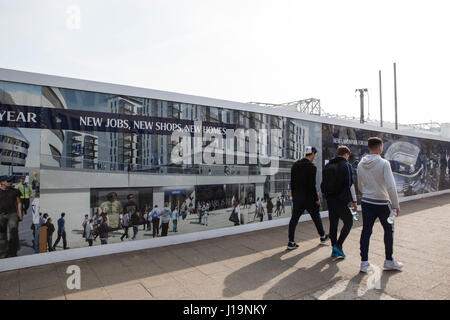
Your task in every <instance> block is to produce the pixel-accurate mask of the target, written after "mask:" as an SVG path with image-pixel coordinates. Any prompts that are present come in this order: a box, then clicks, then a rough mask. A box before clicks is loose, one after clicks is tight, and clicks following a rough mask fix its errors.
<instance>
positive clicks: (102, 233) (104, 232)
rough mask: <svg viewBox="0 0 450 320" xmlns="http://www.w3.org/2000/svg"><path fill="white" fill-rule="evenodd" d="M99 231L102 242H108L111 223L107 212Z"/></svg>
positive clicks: (103, 216)
mask: <svg viewBox="0 0 450 320" xmlns="http://www.w3.org/2000/svg"><path fill="white" fill-rule="evenodd" d="M97 231H98V236H99V237H100V244H108V236H109V235H108V233H109V225H108V218H107V216H106V214H104V215H102V219H101V221H100V225H99V227H98V230H97Z"/></svg>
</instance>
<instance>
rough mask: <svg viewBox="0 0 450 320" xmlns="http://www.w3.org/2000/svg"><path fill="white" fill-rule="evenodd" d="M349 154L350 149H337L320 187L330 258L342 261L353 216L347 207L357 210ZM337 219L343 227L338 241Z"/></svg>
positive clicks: (324, 172)
mask: <svg viewBox="0 0 450 320" xmlns="http://www.w3.org/2000/svg"><path fill="white" fill-rule="evenodd" d="M350 153H351V152H350V149H349V148H348V147H346V146H339V147H338V148H337V151H336V157H335V158H333V159H331V160H330V162H329V163H328V164H327V165H326V166H325V168H324V169H323V172H322V175H323V178H322V183H321V185H320V188H321V190H322V194H323V196H324V197H325V199H326V200H327V204H328V215H329V221H330V232H329V235H330V240H331V245H332V252H331V256H332V257H336V258H342V259H345V254H344V250H343V249H342V246H343V244H344V241H345V239H346V238H347V236H348V234H349V233H350V230H351V229H352V225H353V215H352V213H351V212H350V209H349V205H350V204H351V205H352V208H353V211H355V212H356V210H357V204H356V193H355V186H354V185H353V173H352V166H351V165H350V164H349V163H348V159H349V157H350ZM339 219H341V220H342V221H343V223H344V226H343V227H342V230H341V233H340V235H339V239H338V238H337V229H338V224H339Z"/></svg>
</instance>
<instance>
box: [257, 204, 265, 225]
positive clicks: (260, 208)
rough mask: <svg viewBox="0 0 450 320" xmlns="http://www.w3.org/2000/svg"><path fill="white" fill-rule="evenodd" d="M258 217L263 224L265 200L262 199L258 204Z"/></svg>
mask: <svg viewBox="0 0 450 320" xmlns="http://www.w3.org/2000/svg"><path fill="white" fill-rule="evenodd" d="M258 217H259V219H260V220H259V221H260V222H263V220H264V201H263V198H261V199H260V200H259V204H258Z"/></svg>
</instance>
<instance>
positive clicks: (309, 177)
mask: <svg viewBox="0 0 450 320" xmlns="http://www.w3.org/2000/svg"><path fill="white" fill-rule="evenodd" d="M316 155H317V149H316V148H314V147H306V156H305V158H303V159H301V160H298V161H297V162H295V163H294V165H293V166H292V169H291V192H292V200H293V206H292V217H291V220H290V221H289V243H288V246H287V249H288V250H292V249H296V248H298V244H296V243H295V241H294V237H295V229H296V227H297V224H298V220H299V219H300V216H301V215H302V214H303V212H304V211H305V210H306V211H308V213H309V214H310V216H311V218H312V220H313V221H314V224H315V226H316V229H317V232H318V233H319V236H320V241H321V243H325V242H326V241H327V240H328V239H329V237H328V235H327V234H326V233H325V231H324V229H323V225H322V219H321V218H320V213H319V208H320V200H319V195H318V193H317V189H316V173H317V168H316V166H315V165H314V164H313V163H312V162H313V161H314V159H315V158H316Z"/></svg>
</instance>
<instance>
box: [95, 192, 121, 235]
mask: <svg viewBox="0 0 450 320" xmlns="http://www.w3.org/2000/svg"><path fill="white" fill-rule="evenodd" d="M106 199H107V201H105V202H103V203H102V204H101V205H100V209H101V210H102V212H103V213H105V214H106V215H107V216H108V221H109V222H108V224H109V227H110V228H111V229H112V230H117V229H119V215H120V214H121V213H123V207H122V204H121V203H120V201H119V200H117V193H115V192H110V193H108V194H107V195H106Z"/></svg>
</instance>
